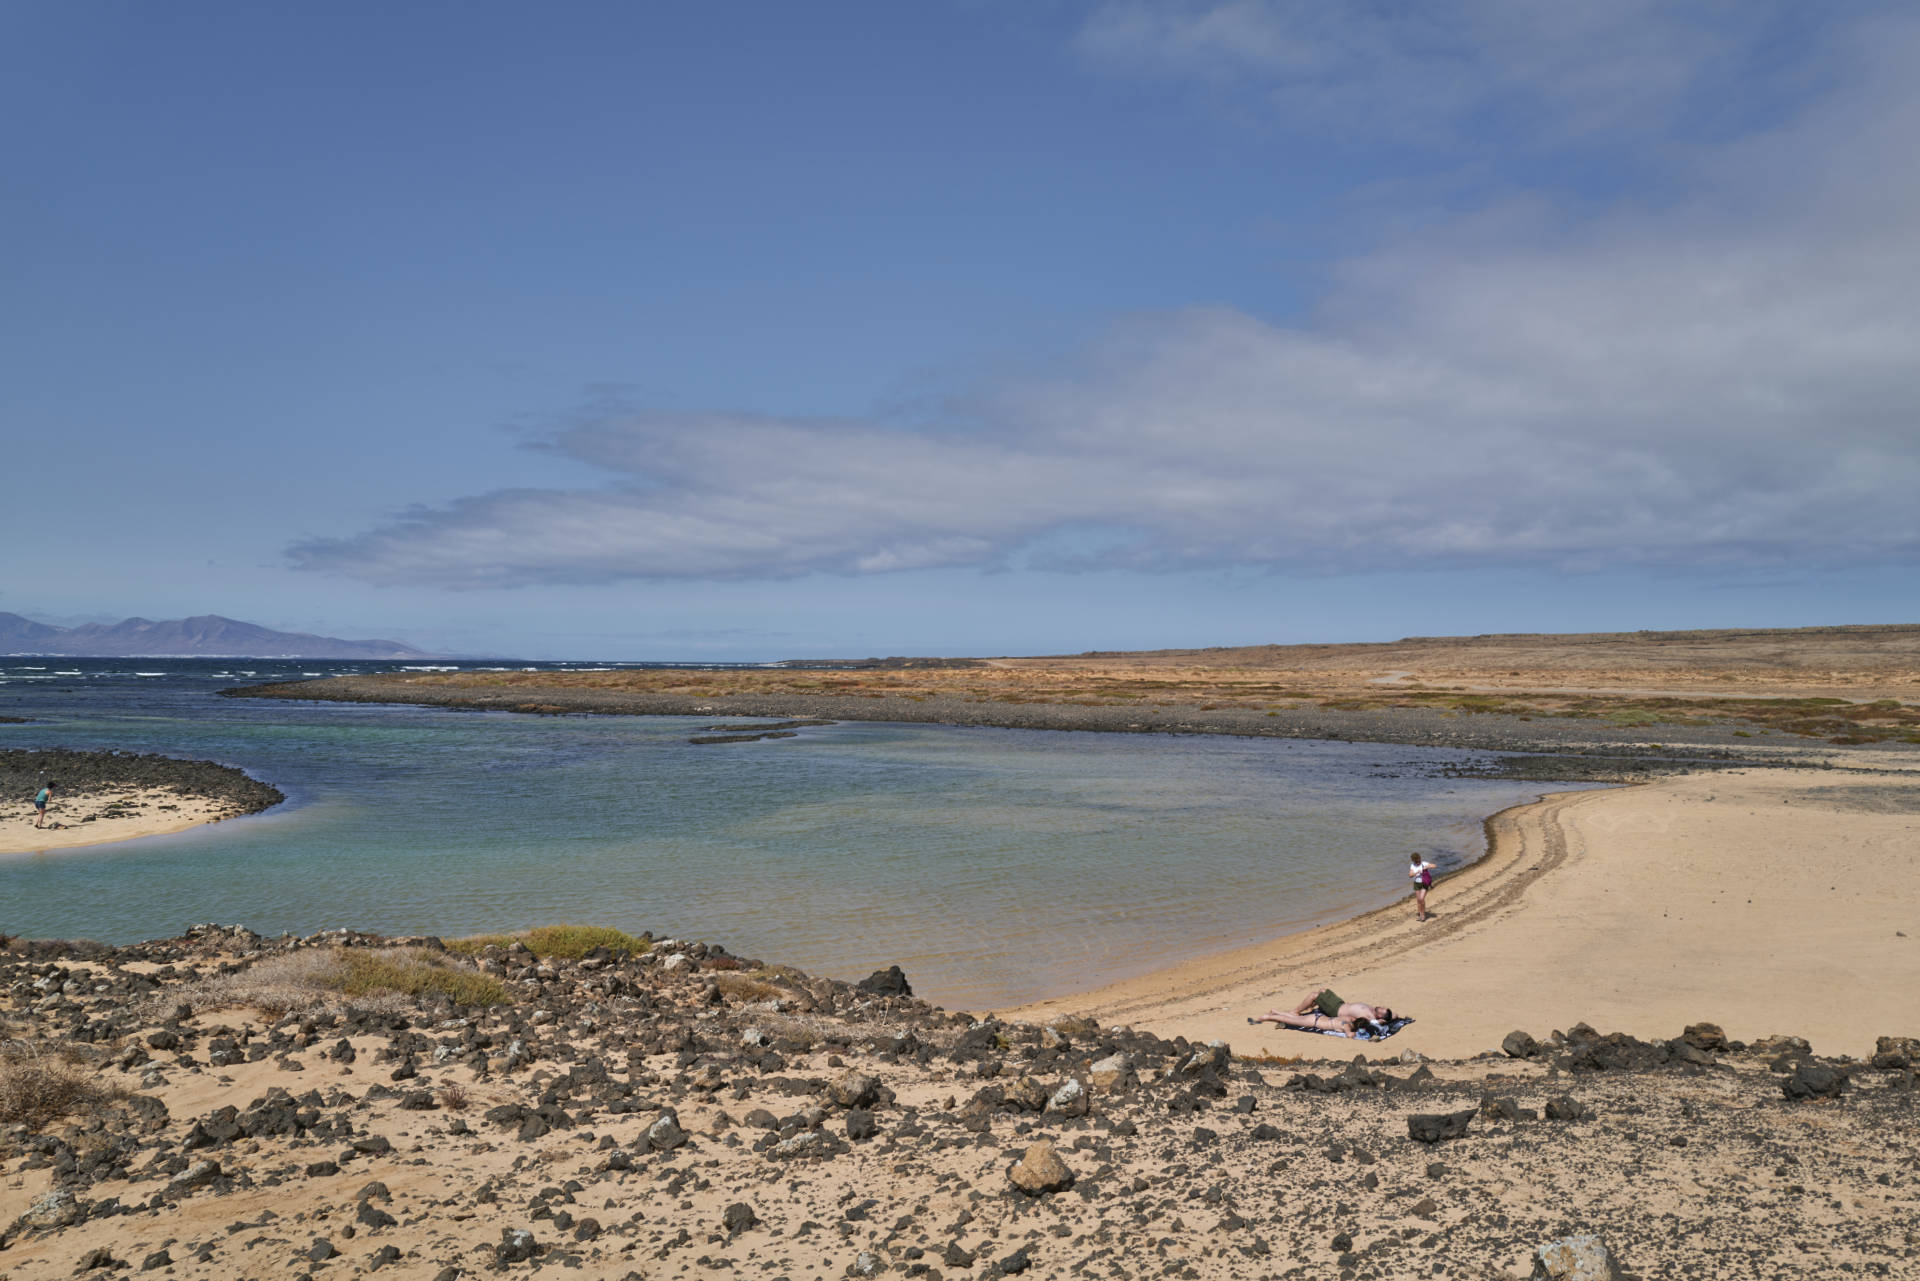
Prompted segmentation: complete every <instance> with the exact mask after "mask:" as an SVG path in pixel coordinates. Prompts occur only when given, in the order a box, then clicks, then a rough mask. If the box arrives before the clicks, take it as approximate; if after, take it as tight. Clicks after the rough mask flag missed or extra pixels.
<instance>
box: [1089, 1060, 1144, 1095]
mask: <svg viewBox="0 0 1920 1281" xmlns="http://www.w3.org/2000/svg"><path fill="white" fill-rule="evenodd" d="M1132 1078H1133V1060H1132V1059H1131V1058H1129V1057H1128V1056H1127V1055H1125V1054H1109V1055H1108V1056H1107V1057H1106V1058H1104V1059H1101V1060H1100V1061H1099V1062H1097V1063H1095V1064H1094V1065H1093V1066H1091V1067H1089V1068H1088V1069H1087V1084H1088V1085H1091V1086H1092V1087H1093V1088H1094V1089H1096V1090H1099V1091H1100V1092H1101V1093H1103V1094H1111V1093H1114V1092H1115V1091H1117V1090H1123V1089H1125V1088H1126V1086H1127V1084H1128V1082H1129V1081H1130V1080H1131V1079H1132Z"/></svg>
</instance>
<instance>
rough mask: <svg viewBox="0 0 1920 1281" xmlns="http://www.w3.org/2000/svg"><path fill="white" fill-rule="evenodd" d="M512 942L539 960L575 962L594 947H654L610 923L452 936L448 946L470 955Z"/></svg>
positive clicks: (626, 949)
mask: <svg viewBox="0 0 1920 1281" xmlns="http://www.w3.org/2000/svg"><path fill="white" fill-rule="evenodd" d="M515 943H521V944H524V945H525V946H526V949H527V950H528V951H529V952H532V953H533V954H534V955H535V956H537V957H539V958H541V959H542V960H545V959H547V958H548V957H555V958H558V959H560V960H568V961H577V960H579V959H580V958H581V957H583V956H585V955H587V954H588V953H589V952H591V951H593V950H594V949H595V948H601V947H604V948H606V949H607V950H608V951H609V952H620V953H625V954H633V953H638V952H645V951H647V950H648V949H649V948H651V947H652V946H653V944H652V943H649V942H648V941H647V940H646V939H643V938H635V937H634V936H633V935H631V934H629V933H627V932H626V931H625V930H616V929H614V928H613V927H612V926H610V925H542V926H539V927H538V928H536V929H531V930H528V931H527V932H526V933H525V934H476V935H474V936H473V937H472V938H464V939H455V940H454V941H453V942H451V943H449V944H447V946H448V947H449V948H451V949H453V950H454V951H456V952H464V953H467V954H469V955H471V954H472V953H475V952H478V951H479V950H480V949H481V948H484V947H511V946H513V945H514V944H515Z"/></svg>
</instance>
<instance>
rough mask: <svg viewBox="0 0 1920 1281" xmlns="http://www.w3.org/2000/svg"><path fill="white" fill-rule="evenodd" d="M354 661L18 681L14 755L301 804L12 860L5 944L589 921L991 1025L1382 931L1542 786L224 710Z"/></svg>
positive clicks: (1351, 762)
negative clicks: (191, 761) (1063, 998)
mask: <svg viewBox="0 0 1920 1281" xmlns="http://www.w3.org/2000/svg"><path fill="white" fill-rule="evenodd" d="M345 666H346V665H332V664H304V665H302V664H292V665H288V664H270V663H263V662H258V661H254V662H249V663H245V664H242V665H240V666H234V665H231V664H214V663H207V662H204V661H200V662H191V663H189V662H182V661H180V660H148V661H145V662H143V663H128V662H124V661H119V660H114V661H106V660H93V661H88V662H77V661H74V660H68V661H66V662H60V661H59V660H41V659H15V660H0V682H4V683H0V713H5V714H11V715H26V716H32V717H34V718H35V720H34V722H33V723H30V724H25V725H7V726H0V746H18V747H54V746H64V747H76V748H89V749H105V748H113V749H120V750H139V751H158V752H165V753H167V754H170V755H176V756H187V757H205V758H210V759H215V760H220V761H223V762H226V763H229V764H234V765H238V766H240V767H242V768H244V769H246V770H248V771H249V772H250V773H252V774H254V775H255V776H257V777H260V778H264V779H267V780H268V781H270V782H273V783H275V784H276V785H278V786H279V787H281V789H282V790H284V791H285V792H286V793H287V794H288V803H287V804H285V805H283V806H281V807H279V808H277V809H275V810H273V811H269V812H268V813H266V814H262V815H258V816H255V817H252V818H247V819H242V820H237V821H233V822H228V823H223V824H218V825H215V826H212V827H206V828H200V829H196V830H194V831H191V832H184V833H179V834H176V835H172V836H164V837H154V838H150V839H147V840H142V841H135V842H128V843H124V844H120V845H112V846H101V847H95V848H92V849H83V850H78V851H73V852H68V853H62V854H58V855H32V856H20V857H16V858H11V859H6V860H0V930H4V931H6V932H8V933H17V934H28V935H32V936H38V937H75V936H86V937H92V938H99V939H104V940H108V941H127V940H132V939H136V938H145V937H155V936H161V935H169V934H175V933H178V932H179V931H180V930H181V929H182V928H184V927H185V926H187V925H188V924H191V923H193V922H197V921H208V920H214V921H220V922H224V923H234V922H241V923H245V924H247V925H249V926H252V927H253V928H255V929H258V930H262V931H265V932H275V933H277V932H279V931H282V930H291V931H295V932H300V933H306V932H311V931H314V930H319V929H326V928H332V927H337V926H354V927H359V928H367V929H373V930H380V931H385V932H394V933H438V934H443V935H449V936H452V935H459V934H466V933H473V932H480V931H494V930H511V929H518V928H524V927H527V926H531V925H537V924H542V923H550V922H555V921H574V922H592V923H601V924H610V925H618V926H621V927H623V928H626V929H629V930H634V931H640V930H649V929H650V930H652V931H653V932H655V933H656V934H663V933H671V934H676V935H678V936H681V937H687V938H705V939H711V940H714V941H718V942H721V943H724V944H725V945H726V946H727V947H729V948H730V949H732V950H733V951H735V952H738V953H742V954H748V955H754V956H759V957H762V958H765V959H769V960H779V961H787V962H790V963H793V964H796V965H799V966H801V967H802V968H804V969H807V970H810V971H813V972H816V973H823V974H832V975H835V976H839V977H849V978H859V977H862V976H864V975H865V974H866V973H868V972H869V971H871V970H873V969H875V968H877V967H880V966H884V965H887V964H892V963H898V964H899V965H901V966H902V967H903V968H904V969H905V970H906V971H907V974H908V976H909V978H910V979H911V980H912V981H913V983H914V986H915V990H916V991H917V992H918V993H920V994H921V995H923V996H926V997H928V998H929V999H931V1000H934V1001H937V1002H940V1003H942V1004H945V1005H947V1006H948V1007H949V1008H974V1009H979V1008H987V1007H993V1006H1000V1005H1006V1004H1011V1003H1015V1002H1020V1001H1026V1000H1031V999H1037V998H1039V997H1042V996H1049V995H1057V994H1063V993H1068V992H1073V991H1079V990H1084V989H1086V988H1090V987H1093V986H1096V985H1098V984H1100V983H1103V982H1107V981H1111V980H1113V979H1116V978H1121V977H1126V976H1128V975H1132V974H1138V973H1141V972H1144V971H1146V970H1149V969H1153V968H1157V967H1159V966H1161V965H1166V964H1170V963H1174V962H1178V961H1181V960H1186V959H1189V958H1192V957H1195V956H1199V955H1203V954H1206V953H1208V952H1212V951H1217V950H1220V949H1222V948H1226V947H1231V946H1234V945H1237V944H1242V943H1249V942H1254V941H1257V940H1260V939H1264V938H1270V937H1273V936H1275V935H1278V934H1280V933H1283V932H1286V931H1289V930H1293V929H1298V928H1301V927H1303V926H1307V925H1310V924H1313V923H1316V922H1319V921H1323V920H1328V919H1332V918H1335V917H1340V916H1344V915H1348V914H1351V913H1353V912H1355V911H1359V910H1364V909H1366V908H1370V907H1374V906H1377V905H1380V904H1382V903H1386V902H1390V901H1392V900H1393V899H1395V898H1396V897H1399V896H1401V895H1402V894H1404V892H1405V886H1406V876H1405V867H1406V862H1407V853H1408V851H1409V850H1413V849H1419V850H1422V851H1425V852H1427V853H1429V854H1430V855H1434V856H1437V857H1438V859H1439V861H1441V862H1442V863H1443V865H1444V864H1447V863H1457V862H1459V861H1461V860H1463V859H1465V858H1471V857H1474V856H1477V855H1478V854H1479V852H1480V850H1481V843H1482V828H1481V822H1482V820H1483V819H1484V818H1485V817H1486V816H1487V815H1488V814H1490V813H1492V812H1494V811H1496V810H1499V809H1502V808H1505V807H1506V806H1508V805H1512V804H1516V803H1519V802H1522V801H1527V800H1531V799H1533V798H1534V797H1535V796H1537V795H1539V793H1540V792H1541V790H1542V789H1541V787H1540V786H1539V785H1538V784H1517V783H1506V782H1489V781H1485V780H1466V779H1454V778H1447V777H1443V776H1440V774H1439V771H1441V770H1442V769H1444V768H1445V767H1446V766H1447V765H1449V764H1454V763H1459V762H1462V761H1466V760H1470V759H1474V758H1476V757H1477V756H1480V755H1482V754H1478V753H1468V752H1459V751H1451V750H1444V749H1422V748H1409V747H1393V746H1383V745H1375V744H1355V743H1331V742H1301V741H1277V740H1264V739H1233V738H1222V737H1201V736H1167V735H1104V734H1085V733H1057V732H1044V731H1032V730H996V729H974V728H957V727H943V726H926V725H895V724H863V723H843V724H839V725H834V726H829V727H822V728H818V729H808V730H804V731H802V732H801V733H800V735H799V736H798V737H795V738H790V739H778V740H769V741H766V742H760V743H740V744H716V745H698V746H696V745H693V744H689V743H688V742H687V738H688V737H689V736H690V735H691V734H693V733H695V732H697V731H698V730H699V729H700V728H702V727H704V726H707V725H710V724H714V723H716V722H714V721H712V720H711V719H699V720H695V719H683V718H667V717H659V718H655V717H536V716H521V715H515V714H511V713H494V712H486V713H476V712H457V711H447V710H439V709H426V708H408V707H397V706H396V707H382V706H367V705H358V704H300V703H284V702H269V701H264V700H233V699H222V698H218V697H216V696H215V695H214V692H213V691H215V690H217V689H218V688H220V687H222V686H224V685H230V684H235V683H240V682H242V681H244V680H245V679H246V678H245V677H242V676H239V675H237V674H238V673H241V672H245V671H249V670H250V671H253V672H254V673H255V677H254V679H259V680H267V679H273V678H277V677H280V676H284V675H287V674H293V675H297V674H299V673H300V672H303V671H309V672H310V671H333V670H342V669H344V668H345ZM359 666H360V667H361V668H362V669H365V668H366V667H367V666H369V665H359ZM33 668H42V669H45V670H42V671H34V670H32V669H33ZM136 670H139V671H149V672H154V671H159V672H164V673H165V674H164V675H159V676H135V675H133V674H132V673H133V672H134V671H136ZM58 672H69V673H77V674H75V675H68V676H60V675H57V674H56V673H58ZM216 673H235V675H217V674H216ZM20 800H21V805H22V809H23V812H24V804H25V798H20Z"/></svg>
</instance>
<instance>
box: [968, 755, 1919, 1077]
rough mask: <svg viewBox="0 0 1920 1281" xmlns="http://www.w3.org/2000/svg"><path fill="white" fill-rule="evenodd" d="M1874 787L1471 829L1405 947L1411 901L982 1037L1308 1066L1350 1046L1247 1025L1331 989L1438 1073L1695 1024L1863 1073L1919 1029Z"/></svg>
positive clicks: (1501, 820) (1905, 912)
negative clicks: (1373, 1013) (1478, 840)
mask: <svg viewBox="0 0 1920 1281" xmlns="http://www.w3.org/2000/svg"><path fill="white" fill-rule="evenodd" d="M1885 764H1887V765H1889V766H1895V767H1896V768H1892V769H1888V770H1885V771H1866V770H1846V769H1830V770H1792V771H1789V770H1765V769H1749V770H1734V771H1724V772H1715V773H1707V774H1698V775H1692V776H1686V777H1680V778H1672V779H1667V780H1663V781H1660V782H1657V783H1650V784H1646V785H1642V786H1638V787H1631V788H1621V789H1613V790H1608V791H1600V792H1579V793H1563V794H1560V795H1556V796H1549V797H1547V798H1546V799H1544V800H1543V801H1541V802H1539V803H1538V804H1535V805H1531V806H1524V807H1520V808H1518V809H1514V810H1509V811H1507V812H1505V813H1503V814H1501V815H1498V816H1496V817H1495V818H1494V819H1493V820H1492V821H1491V822H1490V824H1489V830H1490V833H1491V835H1492V841H1491V845H1492V848H1491V851H1490V853H1489V854H1488V856H1487V857H1486V858H1484V859H1482V860H1481V861H1480V862H1478V863H1476V864H1474V865H1472V866H1471V867H1469V868H1467V869H1465V870H1463V871H1462V872H1460V873H1458V874H1456V875H1454V876H1452V877H1449V878H1447V879H1445V880H1443V881H1442V882H1440V883H1439V884H1438V885H1437V886H1436V887H1435V888H1434V891H1433V892H1432V894H1431V895H1430V896H1429V905H1430V907H1431V908H1432V910H1433V912H1434V914H1435V916H1434V919H1433V920H1431V921H1429V922H1428V923H1427V924H1425V925H1421V924H1417V923H1416V922H1415V921H1414V919H1413V914H1412V908H1411V900H1410V899H1409V900H1408V902H1407V903H1406V904H1403V905H1399V906H1395V907H1391V908H1387V909H1384V910H1382V911H1379V912H1374V913H1370V914H1368V915H1366V916H1362V917H1359V918H1356V919H1353V920H1350V921H1345V922H1341V923H1338V924H1334V925H1330V926H1326V927H1322V928H1320V929H1316V930H1312V931H1308V932H1306V933H1303V934H1298V935H1293V936H1289V937H1286V938H1282V939H1278V940H1276V941H1274V942H1272V943H1269V944H1265V945H1261V946H1256V947H1251V948H1246V949H1242V950H1239V951H1237V952H1233V953H1229V954H1227V955H1224V956H1216V957H1212V958H1207V959H1204V960H1201V961H1196V962H1193V963H1191V964H1187V965H1183V966H1180V967H1177V968H1174V969H1169V970H1164V971H1161V972H1158V973H1155V974H1150V975H1147V976H1145V977H1142V978H1139V979H1134V980H1129V981H1126V982H1123V983H1120V984H1116V985H1114V986H1111V987H1107V988H1104V989H1101V990H1098V991H1095V992H1090V993H1083V994H1080V995H1076V996H1070V997H1065V998H1061V999H1058V1000H1053V1001H1046V1002H1040V1003H1037V1004H1034V1005H1031V1006H1027V1007H1024V1008H1021V1009H1017V1010H1009V1011H1004V1012H1003V1013H1004V1015H1005V1016H1006V1017H1009V1018H1020V1019H1033V1020H1044V1019H1046V1018H1049V1017H1053V1016H1055V1015H1058V1014H1060V1013H1063V1012H1066V1011H1068V1010H1075V1011H1084V1012H1085V1013H1088V1014H1091V1015H1092V1016H1094V1017H1095V1018H1098V1019H1100V1020H1102V1021H1103V1022H1107V1023H1125V1024H1132V1025H1133V1026H1136V1027H1139V1028H1141V1029H1143V1030H1148V1031H1152V1032H1155V1033H1157V1034H1160V1035H1163V1036H1172V1035H1184V1036H1187V1037H1189V1038H1191V1039H1195V1040H1212V1039H1215V1038H1218V1039H1222V1040H1226V1041H1228V1042H1229V1043H1230V1044H1232V1046H1233V1047H1234V1050H1235V1051H1236V1052H1237V1053H1242V1054H1249V1053H1253V1054H1257V1053H1261V1052H1267V1053H1272V1054H1276V1055H1286V1056H1291V1055H1301V1054H1308V1055H1318V1054H1326V1053H1328V1052H1329V1050H1335V1051H1336V1052H1337V1047H1341V1046H1351V1045H1352V1043H1351V1042H1345V1041H1341V1040H1338V1039H1335V1038H1331V1037H1321V1036H1315V1037H1311V1038H1309V1037H1308V1036H1307V1035H1306V1034H1303V1033H1298V1032H1291V1031H1282V1030H1280V1029H1277V1028H1274V1027H1272V1026H1271V1025H1263V1026H1262V1027H1260V1028H1257V1029H1256V1028H1250V1027H1248V1026H1247V1023H1246V1018H1247V1016H1249V1015H1258V1014H1262V1013H1264V1012H1265V1011H1267V1010H1268V1009H1270V1008H1274V1007H1276V1006H1279V1007H1282V1008H1286V1009H1291V1008H1292V1007H1293V1005H1294V1004H1295V1003H1296V1002H1297V1001H1298V1000H1299V999H1300V998H1301V997H1302V996H1303V995H1305V994H1308V993H1311V992H1315V991H1318V990H1319V989H1321V988H1323V987H1332V988H1333V989H1334V990H1336V991H1338V992H1340V993H1341V994H1342V995H1343V996H1345V997H1347V998H1348V999H1351V1000H1362V1001H1372V1002H1378V1003H1382V1004H1386V1005H1391V1006H1393V1007H1395V1008H1396V1009H1397V1010H1399V1011H1401V1012H1404V1013H1408V1014H1411V1015H1413V1016H1414V1017H1415V1019H1416V1020H1417V1022H1416V1023H1415V1024H1414V1025H1413V1026H1411V1027H1409V1028H1407V1029H1406V1030H1405V1031H1403V1032H1402V1033H1400V1034H1399V1035H1398V1036H1397V1037H1395V1038H1394V1039H1393V1040H1392V1041H1390V1042H1388V1043H1387V1044H1388V1046H1390V1047H1391V1048H1392V1049H1394V1050H1409V1049H1410V1050H1416V1051H1419V1052H1420V1053H1422V1054H1426V1055H1431V1056H1435V1057H1446V1058H1457V1057H1461V1056H1465V1055H1471V1054H1474V1053H1477V1052H1479V1051H1482V1050H1487V1049H1492V1048H1497V1047H1498V1046H1499V1045H1500V1042H1501V1039H1502V1038H1503V1037H1504V1036H1505V1035H1506V1034H1507V1033H1508V1032H1510V1031H1513V1030H1515V1029H1523V1030H1526V1031H1528V1032H1530V1033H1531V1034H1533V1035H1535V1036H1545V1035H1546V1034H1547V1033H1549V1032H1551V1031H1552V1030H1554V1029H1556V1028H1567V1027H1570V1026H1571V1025H1572V1024H1574V1023H1575V1022H1577V1021H1585V1022H1587V1023H1589V1024H1591V1025H1593V1026H1594V1027H1596V1028H1599V1029H1600V1030H1602V1031H1607V1032H1612V1031H1621V1032H1628V1033H1631V1034H1633V1035H1635V1036H1639V1037H1643V1038H1656V1037H1658V1038H1666V1037H1672V1036H1677V1035H1678V1034H1679V1033H1680V1031H1681V1030H1682V1028H1684V1027H1686V1026H1687V1025H1688V1024H1691V1023H1695V1022H1701V1021H1706V1022H1713V1023H1717V1024H1720V1025H1721V1026H1722V1027H1723V1028H1724V1029H1725V1030H1726V1034H1727V1035H1728V1036H1729V1037H1731V1038H1734V1039H1736V1040H1753V1039H1757V1038H1759V1037H1763V1036H1767V1035H1771V1034H1774V1033H1791V1034H1794V1035H1799V1036H1803V1037H1806V1038H1808V1039H1809V1040H1811V1041H1812V1042H1813V1045H1814V1047H1815V1049H1816V1051H1818V1052H1820V1053H1824V1054H1851V1055H1865V1054H1870V1053H1871V1052H1872V1050H1873V1046H1874V1041H1875V1038H1876V1036H1879V1035H1888V1034H1910V1033H1911V1030H1912V1029H1914V1028H1916V1027H1920V876H1917V875H1916V868H1915V864H1916V859H1920V780H1917V779H1916V775H1915V774H1914V773H1912V772H1903V771H1911V770H1913V769H1914V768H1916V766H1920V758H1916V757H1914V756H1908V755H1903V756H1902V757H1900V758H1897V759H1894V758H1888V759H1886V761H1885ZM1354 1048H1359V1047H1354ZM1375 1052H1377V1051H1375Z"/></svg>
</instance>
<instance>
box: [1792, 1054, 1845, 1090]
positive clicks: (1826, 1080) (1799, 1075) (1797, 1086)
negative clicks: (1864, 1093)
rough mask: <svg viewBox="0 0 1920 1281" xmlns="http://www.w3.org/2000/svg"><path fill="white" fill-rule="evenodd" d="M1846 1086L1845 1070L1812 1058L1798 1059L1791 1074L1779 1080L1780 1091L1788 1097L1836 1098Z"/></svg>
mask: <svg viewBox="0 0 1920 1281" xmlns="http://www.w3.org/2000/svg"><path fill="white" fill-rule="evenodd" d="M1846 1088H1847V1074H1846V1073H1845V1072H1842V1071H1840V1070H1839V1069H1838V1068H1831V1067H1828V1066H1827V1065H1826V1064H1824V1063H1815V1062H1814V1061H1813V1060H1812V1059H1802V1060H1800V1062H1799V1063H1798V1064H1797V1065H1795V1067H1794V1069H1793V1075H1792V1076H1789V1077H1788V1078H1787V1079H1786V1080H1784V1081H1782V1082H1780V1092H1781V1093H1782V1094H1784V1095H1786V1096H1787V1097H1788V1098H1789V1099H1803V1100H1804V1099H1837V1098H1839V1097H1840V1095H1841V1094H1842V1093H1843V1092H1844V1091H1845V1090H1846Z"/></svg>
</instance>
